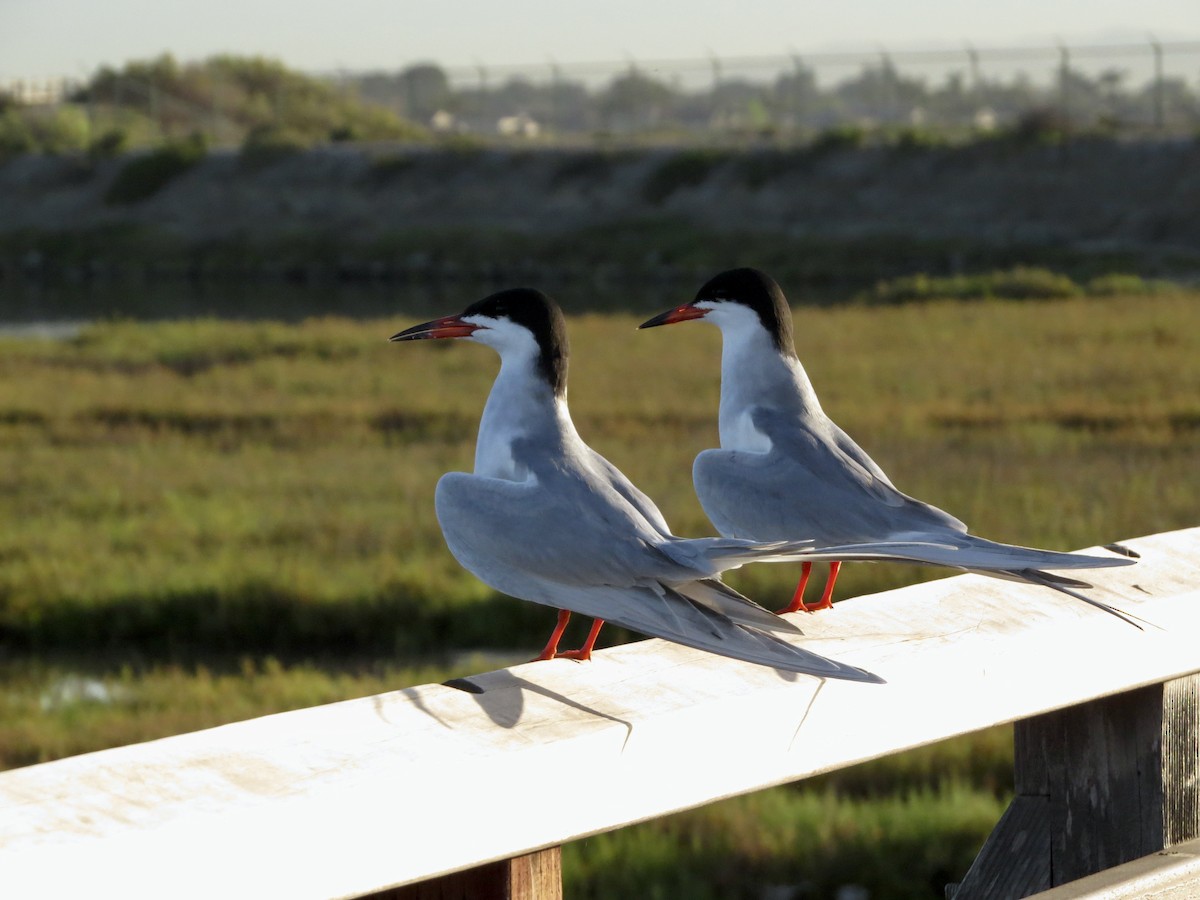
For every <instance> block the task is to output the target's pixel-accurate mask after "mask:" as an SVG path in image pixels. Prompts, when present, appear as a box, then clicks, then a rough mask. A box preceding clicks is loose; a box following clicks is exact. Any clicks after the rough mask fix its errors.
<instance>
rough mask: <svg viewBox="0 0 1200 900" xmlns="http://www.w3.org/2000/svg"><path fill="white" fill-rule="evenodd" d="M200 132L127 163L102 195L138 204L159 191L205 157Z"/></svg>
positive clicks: (109, 200)
mask: <svg viewBox="0 0 1200 900" xmlns="http://www.w3.org/2000/svg"><path fill="white" fill-rule="evenodd" d="M207 149H208V147H207V144H206V143H205V140H204V137H203V135H199V134H193V135H191V136H190V137H187V138H183V139H182V140H172V141H168V142H167V143H166V144H163V146H161V147H159V148H158V149H157V150H153V151H151V152H150V153H147V154H145V155H144V156H138V157H136V158H134V159H131V160H130V161H129V162H127V163H126V164H125V165H124V167H122V169H121V171H119V172H118V173H117V177H116V178H115V179H113V183H112V184H111V185H110V186H109V188H108V191H107V192H106V193H105V195H104V202H105V203H110V204H126V203H140V202H141V201H142V200H145V199H147V198H148V197H152V196H154V195H155V194H157V193H158V192H159V191H160V190H162V189H163V188H164V187H165V186H166V185H168V184H169V183H170V182H171V181H173V180H174V179H175V178H177V177H179V176H180V175H182V174H183V173H184V172H186V171H187V170H188V169H190V168H192V167H193V166H194V165H196V163H198V162H200V160H202V159H203V158H204V154H205V153H206V152H207Z"/></svg>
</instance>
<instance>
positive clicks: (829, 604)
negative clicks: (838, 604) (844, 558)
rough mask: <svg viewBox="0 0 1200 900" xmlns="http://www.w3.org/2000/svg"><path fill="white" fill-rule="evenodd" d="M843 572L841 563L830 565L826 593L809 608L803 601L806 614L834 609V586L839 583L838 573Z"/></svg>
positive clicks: (802, 607)
mask: <svg viewBox="0 0 1200 900" xmlns="http://www.w3.org/2000/svg"><path fill="white" fill-rule="evenodd" d="M841 570H842V564H841V563H840V562H831V563H830V564H829V579H828V580H827V581H826V582H825V591H824V593H822V594H821V599H820V600H818V601H817V602H816V603H814V604H813V605H812V606H809V605H808V604H807V603H804V602H803V601H801V604H800V608H801V609H803V610H804V611H805V612H816V611H817V610H819V609H833V585H834V583H835V582H836V581H837V577H838V572H840V571H841Z"/></svg>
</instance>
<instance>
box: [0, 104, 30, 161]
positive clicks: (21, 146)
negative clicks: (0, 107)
mask: <svg viewBox="0 0 1200 900" xmlns="http://www.w3.org/2000/svg"><path fill="white" fill-rule="evenodd" d="M37 149H38V146H37V139H36V138H35V137H34V136H33V131H32V129H30V127H29V123H28V122H27V121H25V117H24V116H22V115H21V114H20V113H18V112H17V111H16V110H15V109H8V110H5V111H4V112H2V113H0V159H3V158H7V157H10V156H20V155H21V154H23V153H35V152H36V151H37Z"/></svg>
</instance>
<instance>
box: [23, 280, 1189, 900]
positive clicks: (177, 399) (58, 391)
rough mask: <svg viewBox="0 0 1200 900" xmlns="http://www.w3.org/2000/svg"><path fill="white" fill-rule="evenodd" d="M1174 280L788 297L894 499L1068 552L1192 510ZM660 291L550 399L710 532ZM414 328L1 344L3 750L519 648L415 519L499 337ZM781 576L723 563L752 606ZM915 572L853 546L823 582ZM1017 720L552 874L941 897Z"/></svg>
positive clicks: (135, 327)
mask: <svg viewBox="0 0 1200 900" xmlns="http://www.w3.org/2000/svg"><path fill="white" fill-rule="evenodd" d="M473 299H476V298H475V297H474V296H463V297H461V298H458V300H457V301H456V302H451V303H448V304H447V309H446V310H445V311H452V310H454V309H458V308H461V307H462V306H464V305H465V304H466V303H467V302H469V301H471V300H473ZM562 299H563V300H564V301H566V304H567V306H568V309H569V308H570V298H569V297H563V298H562ZM1197 301H1200V296H1198V295H1197V294H1195V293H1184V292H1180V293H1164V294H1155V295H1150V296H1140V297H1135V298H1131V297H1128V296H1116V297H1112V298H1086V299H1085V298H1071V299H1065V300H1046V301H1043V302H1040V303H1038V304H1028V303H1022V302H1000V301H993V300H982V301H979V302H976V303H970V304H961V303H959V304H955V303H951V302H926V303H913V304H909V305H904V306H883V307H866V306H851V307H841V308H835V309H814V308H806V307H805V308H798V309H797V310H796V332H797V335H796V339H797V348H798V351H799V353H800V356H801V358H802V359H803V360H804V362H805V364H806V366H807V367H808V370H809V372H810V374H811V376H812V378H813V380H814V383H815V385H816V387H817V390H818V392H819V393H820V395H821V397H822V401H823V403H824V405H825V408H826V409H827V411H828V412H829V413H830V414H831V415H832V416H834V418H835V419H837V420H838V421H839V423H840V424H841V425H842V426H843V427H845V428H846V429H847V430H848V431H849V432H850V433H851V434H853V435H854V436H855V437H856V439H857V440H858V441H859V442H860V443H861V444H862V445H863V446H864V447H866V448H867V450H868V451H869V452H871V453H872V454H873V455H874V456H875V458H876V459H877V460H878V461H879V462H880V463H881V464H882V465H883V466H884V467H885V469H886V470H887V471H888V472H889V474H890V475H891V476H892V478H893V480H894V481H895V482H896V484H897V485H898V486H899V487H901V489H903V490H905V491H907V492H909V493H912V494H914V495H916V496H919V497H922V498H925V499H928V500H930V501H932V502H934V503H937V504H938V505H940V506H943V507H944V508H946V509H948V510H951V511H952V512H954V513H955V514H956V515H958V516H959V517H960V518H963V519H964V520H965V521H967V522H968V523H970V525H971V526H972V530H973V531H975V532H976V533H979V534H983V535H985V536H988V537H993V538H996V539H999V540H1006V541H1012V542H1016V543H1023V544H1031V545H1038V546H1045V547H1051V548H1062V549H1073V548H1078V547H1083V546H1090V545H1094V544H1097V543H1103V542H1107V541H1111V540H1116V539H1120V538H1125V537H1131V536H1135V535H1139V534H1147V533H1153V532H1158V531H1164V530H1169V529H1172V528H1178V527H1184V526H1188V525H1194V524H1196V520H1195V515H1196V512H1195V511H1196V505H1195V503H1196V492H1195V485H1196V481H1195V460H1196V459H1197V458H1198V451H1200V362H1198V361H1200V303H1198V302H1197ZM670 302H674V300H673V299H670V298H668V299H665V300H664V303H663V304H661V306H663V307H665V306H666V305H668V303H670ZM655 311H657V309H655V308H649V309H645V310H643V311H641V312H640V313H639V315H612V316H602V315H595V314H593V315H584V316H574V317H572V320H571V322H570V333H571V340H572V349H573V355H572V374H571V389H570V391H571V393H570V396H571V404H572V410H573V413H574V416H575V419H576V422H577V424H578V426H579V429H580V431H581V433H582V434H583V436H584V437H585V439H586V440H588V441H589V442H590V443H592V444H593V446H595V447H596V448H597V449H598V450H600V451H601V452H602V453H604V454H606V455H607V456H609V457H610V458H611V459H612V460H613V462H615V463H616V464H617V465H618V466H620V467H621V468H622V469H623V470H625V471H626V472H627V474H629V475H630V477H631V478H632V479H633V480H634V481H635V482H636V483H638V484H639V485H640V486H641V487H642V488H643V489H644V490H646V491H647V493H649V494H650V495H651V496H652V497H654V498H655V500H656V501H657V502H658V503H659V505H660V506H661V507H662V509H663V510H664V512H665V514H666V516H667V518H668V520H669V521H670V522H671V523H672V526H673V527H674V529H675V530H676V531H677V532H678V533H680V534H686V535H701V534H710V533H712V530H711V528H710V526H709V525H708V523H707V522H706V520H705V519H704V517H703V514H702V512H701V510H700V507H699V504H698V503H697V501H696V499H695V496H694V495H693V493H692V490H691V485H690V468H691V460H692V458H693V457H694V456H695V454H696V453H697V452H699V451H700V450H702V449H704V448H706V447H710V446H714V445H715V444H716V439H717V438H716V408H717V399H718V389H719V354H720V340H719V335H718V333H717V331H716V329H713V328H710V327H707V326H704V325H702V324H693V325H681V326H677V327H676V328H672V329H659V330H655V331H650V332H645V333H638V332H636V331H635V326H636V324H637V322H639V321H640V320H641V319H643V318H645V316H646V315H648V314H650V313H651V312H655ZM409 323H410V320H406V319H402V318H399V317H398V318H397V319H395V320H387V321H371V322H354V321H349V320H345V319H334V318H323V319H310V320H306V321H304V322H302V323H300V324H296V325H284V324H280V323H272V322H253V321H251V322H230V321H216V320H198V321H191V322H167V323H159V324H137V323H132V322H111V323H103V324H97V325H94V326H91V327H89V328H87V329H86V330H85V331H84V332H83V333H82V334H81V335H80V336H79V337H78V338H77V339H75V340H71V341H66V342H61V341H49V340H31V339H22V340H11V339H6V340H2V341H0V515H2V516H3V521H4V525H5V527H4V528H3V529H0V639H2V641H3V647H4V663H3V671H2V672H0V679H2V680H3V684H4V690H3V691H2V692H0V765H7V766H13V765H22V764H26V763H30V762H35V761H40V760H45V759H51V758H55V757H57V756H61V755H65V754H73V753H78V752H83V751H86V750H91V749H99V748H102V747H105V746H111V745H116V744H122V743H126V742H129V741H133V740H142V739H148V738H151V737H157V736H161V735H166V734H171V733H175V732H178V731H184V730H190V729H195V728H201V727H205V726H208V725H212V724H216V723H218V722H221V721H230V720H235V719H240V718H245V717H248V716H253V715H258V714H262V713H266V712H271V711H275V710H278V709H286V708H292V707H296V706H305V705H311V704H313V703H321V702H329V701H333V700H336V699H340V698H343V697H350V696H362V695H366V694H370V693H374V692H378V691H381V690H387V689H391V688H395V687H400V686H402V685H403V684H406V683H414V682H419V681H429V680H439V679H440V678H443V677H446V676H447V675H449V674H454V673H462V672H463V671H469V670H471V663H469V662H468V663H462V662H461V661H459V660H457V659H456V658H455V657H454V653H456V652H458V651H461V650H464V649H465V650H468V651H470V650H476V651H484V650H491V649H495V648H500V649H502V650H504V651H505V652H506V653H507V654H509V656H508V658H511V659H524V658H528V656H529V655H531V654H532V652H533V651H535V650H536V649H537V648H538V647H539V646H540V644H541V641H542V640H543V639H544V638H545V635H546V633H547V631H548V629H549V628H550V626H551V624H552V622H553V617H554V614H553V612H552V611H550V610H548V609H544V608H542V607H537V606H535V605H533V604H527V603H522V602H518V601H516V600H512V599H509V598H505V597H501V596H497V595H496V594H494V593H493V592H492V591H490V590H489V589H487V588H486V587H484V586H483V585H481V584H480V583H479V582H478V581H476V580H475V579H474V578H473V577H471V576H470V575H468V574H466V573H465V572H463V571H462V570H461V569H460V568H459V567H458V565H457V564H456V563H455V562H454V560H453V559H452V558H451V557H450V555H449V553H448V552H447V550H446V549H445V546H444V544H443V542H442V539H441V536H440V534H439V532H438V529H437V524H436V521H435V519H434V515H433V490H434V485H435V483H436V480H437V478H438V476H439V475H440V474H441V473H442V472H444V471H447V470H450V469H469V468H470V466H471V463H472V458H473V441H474V434H475V427H476V423H477V421H478V417H479V414H480V411H481V409H482V406H483V403H484V399H485V397H486V394H487V391H488V388H489V386H490V384H491V381H492V378H493V377H494V374H495V371H496V367H497V363H496V359H495V355H494V354H493V353H491V352H490V351H489V350H487V349H486V348H483V347H479V346H474V345H469V344H466V343H463V342H444V343H443V342H437V343H425V344H419V345H391V344H388V343H387V342H386V337H387V336H388V335H390V334H392V333H394V332H395V331H397V330H399V329H400V328H401V327H404V326H405V325H407V324H409ZM794 577H795V572H794V571H791V567H787V566H759V567H750V568H747V569H743V570H740V571H738V572H735V573H732V574H731V576H730V579H729V580H730V581H731V583H733V584H735V585H736V586H738V587H739V588H740V589H742V590H744V591H745V592H747V593H748V594H749V595H750V596H752V597H755V598H756V599H759V600H760V601H762V602H763V603H765V604H766V605H768V606H774V605H777V604H778V603H779V602H782V600H783V599H786V597H788V596H790V590H791V587H792V585H793V579H794ZM929 577H937V573H936V572H934V571H932V570H916V569H909V568H904V567H899V566H887V565H872V566H868V565H858V566H847V567H846V568H845V569H844V573H843V576H842V580H841V581H840V583H839V584H840V587H839V595H840V596H841V597H846V596H852V595H854V594H857V593H861V592H866V591H875V590H882V589H887V588H891V587H897V586H900V585H901V584H903V583H908V582H911V581H912V580H915V579H916V578H929ZM1044 602H1046V603H1062V602H1070V601H1069V600H1063V599H1062V598H1059V597H1057V596H1054V595H1050V594H1047V596H1046V597H1045V599H1044ZM580 624H581V625H582V626H586V623H580ZM629 637H632V636H631V635H628V634H624V633H622V632H621V631H620V630H612V631H609V632H606V635H605V636H604V638H602V643H604V642H606V641H607V642H613V641H616V640H622V639H627V638H629ZM243 658H245V659H247V660H249V661H248V662H243V661H242V660H243ZM332 660H336V661H337V662H330V661H332ZM351 660H359V661H361V662H358V663H350V662H347V661H351ZM493 664H494V663H489V664H485V663H482V662H479V663H475V665H476V666H477V667H490V666H491V665H493ZM96 684H99V685H100V688H96V687H95V685H96ZM1008 735H1009V732H1008V730H1007V729H999V730H994V731H992V732H985V733H983V734H982V735H976V736H971V737H968V738H965V739H962V740H960V741H956V742H951V743H949V744H945V745H940V746H939V748H930V749H928V750H926V751H920V752H918V753H917V754H906V755H903V756H900V757H894V758H891V759H888V760H883V761H879V762H877V763H872V764H870V765H868V766H864V767H857V768H856V769H851V770H847V771H846V772H842V773H837V774H835V775H831V776H827V777H826V778H824V779H822V780H820V781H819V782H816V783H815V784H814V785H810V786H809V787H808V788H806V789H805V790H797V789H796V788H786V789H780V790H779V791H771V792H766V793H764V794H761V795H755V796H754V797H746V798H740V799H738V800H735V801H730V802H729V803H727V804H720V805H717V806H713V807H710V808H707V809H705V810H700V811H696V812H693V813H688V814H685V815H682V816H677V817H671V818H668V819H665V820H661V821H659V822H655V823H650V824H647V825H643V826H639V827H638V828H636V829H629V830H625V831H622V832H618V833H615V834H612V835H605V836H601V837H597V838H591V839H589V840H588V841H586V842H584V843H582V844H580V845H577V846H572V847H571V848H569V849H568V851H567V857H566V858H567V880H568V884H569V886H570V890H571V892H572V893H573V894H574V895H579V896H604V895H612V894H613V893H614V892H622V893H628V892H627V891H626V890H625V888H627V887H629V886H630V885H633V884H637V885H638V886H639V889H638V891H637V893H638V894H639V895H641V896H655V895H656V894H655V892H656V891H657V892H658V894H657V895H661V896H678V895H680V893H681V892H687V893H688V894H689V895H694V896H706V894H705V893H704V891H708V892H709V894H707V895H711V896H741V895H744V894H748V893H749V892H752V891H758V890H761V886H762V884H764V883H778V884H798V883H801V882H803V883H804V884H805V885H809V886H810V889H811V890H813V891H815V892H816V893H817V894H828V893H831V892H832V890H833V887H830V886H831V885H833V886H836V884H837V883H840V881H839V880H845V879H846V878H847V876H846V874H845V873H846V872H849V871H852V872H856V873H859V874H858V875H856V876H855V877H856V879H857V880H859V881H861V882H862V883H864V884H867V885H869V886H871V887H872V889H873V890H875V891H877V892H879V894H880V895H920V894H921V893H923V892H925V891H929V892H930V893H929V894H928V895H929V896H935V895H937V885H938V884H940V883H942V882H944V881H946V880H953V879H956V878H958V877H961V875H962V874H963V870H964V868H965V864H966V862H969V860H970V857H971V854H973V852H974V850H975V848H977V846H978V844H979V842H980V841H981V840H982V838H983V835H984V834H986V832H987V830H988V829H989V828H990V827H991V825H992V824H993V823H994V821H995V819H996V817H997V816H998V814H999V811H1000V808H1001V806H1002V798H1003V797H1004V796H1005V794H1006V791H1008V790H1009V787H1010V784H1009V781H1008V779H1009V778H1010V775H1009V772H1010V768H1011V762H1010V760H1011V749H1010V744H1009V738H1008ZM968 785H969V787H967V786H968ZM563 802H568V801H567V799H564V801H563ZM617 858H620V860H621V864H620V865H611V864H610V863H611V861H612V860H613V859H617ZM900 877H904V878H906V879H907V881H905V885H906V886H905V887H903V888H900V887H897V886H896V885H897V884H898V882H896V881H895V879H896V878H900ZM614 879H616V880H615V881H614ZM622 879H627V880H622Z"/></svg>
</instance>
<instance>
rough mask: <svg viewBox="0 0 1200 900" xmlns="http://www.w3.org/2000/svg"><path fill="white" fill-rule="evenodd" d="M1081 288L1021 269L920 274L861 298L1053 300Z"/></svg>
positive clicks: (900, 300) (901, 300)
mask: <svg viewBox="0 0 1200 900" xmlns="http://www.w3.org/2000/svg"><path fill="white" fill-rule="evenodd" d="M1079 293H1080V288H1079V286H1078V285H1077V284H1075V282H1074V281H1072V280H1071V279H1070V278H1068V277H1067V276H1066V275H1060V274H1059V273H1057V272H1051V271H1050V270H1049V269H1038V268H1027V267H1025V266H1017V267H1016V268H1014V269H1009V270H1008V271H1004V272H990V273H987V274H981V275H951V276H949V277H937V276H932V275H926V274H924V273H919V274H917V275H906V276H904V277H902V278H893V279H891V280H889V281H881V282H879V283H878V284H876V285H875V287H874V288H873V289H872V290H871V291H870V292H869V293H867V294H865V295H861V296H860V297H859V300H860V301H864V302H867V303H883V304H897V303H908V302H911V301H914V300H934V299H937V300H983V299H987V298H990V297H996V298H1003V299H1007V300H1053V299H1058V298H1063V297H1074V296H1077V295H1078V294H1079Z"/></svg>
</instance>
